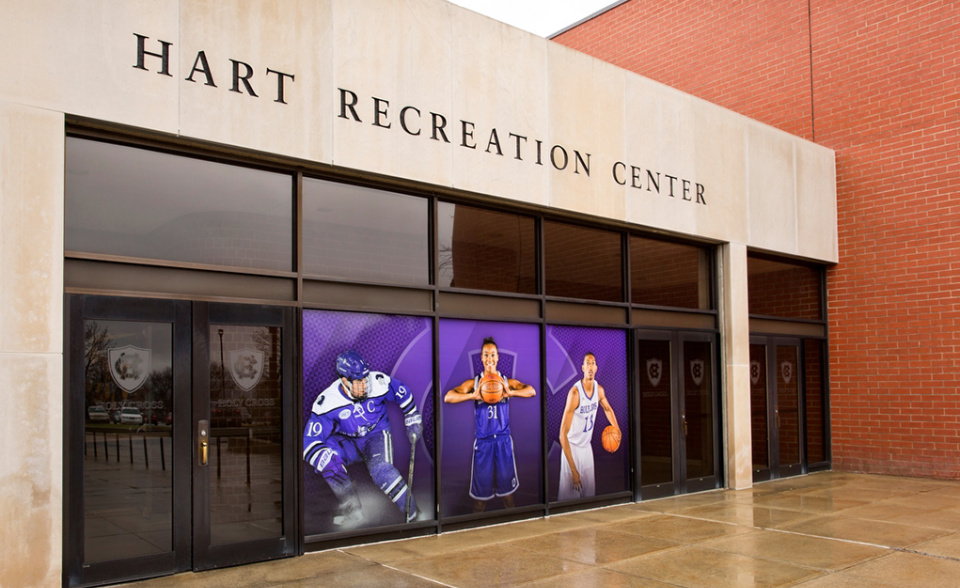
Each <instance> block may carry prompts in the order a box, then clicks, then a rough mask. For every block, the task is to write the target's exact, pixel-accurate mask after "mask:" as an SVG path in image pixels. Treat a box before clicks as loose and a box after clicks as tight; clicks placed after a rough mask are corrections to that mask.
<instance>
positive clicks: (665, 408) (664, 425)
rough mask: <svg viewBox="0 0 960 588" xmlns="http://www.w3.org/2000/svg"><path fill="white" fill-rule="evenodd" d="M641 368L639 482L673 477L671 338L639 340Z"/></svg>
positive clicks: (665, 479)
mask: <svg viewBox="0 0 960 588" xmlns="http://www.w3.org/2000/svg"><path fill="white" fill-rule="evenodd" d="M638 346H639V349H638V357H639V360H640V361H639V368H640V483H641V484H642V485H644V486H649V485H651V484H663V483H665V482H670V481H672V480H673V429H672V428H671V423H672V422H673V412H672V408H671V397H670V391H671V390H672V389H673V386H672V383H671V381H670V366H671V362H672V361H673V360H672V358H671V357H670V342H669V341H647V340H641V341H640V342H639V343H638Z"/></svg>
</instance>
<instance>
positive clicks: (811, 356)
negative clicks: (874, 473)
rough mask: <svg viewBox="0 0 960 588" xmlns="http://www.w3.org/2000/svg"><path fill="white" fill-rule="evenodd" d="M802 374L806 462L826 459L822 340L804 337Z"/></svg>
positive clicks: (817, 461)
mask: <svg viewBox="0 0 960 588" xmlns="http://www.w3.org/2000/svg"><path fill="white" fill-rule="evenodd" d="M803 349H804V366H803V367H804V376H805V381H804V383H805V384H806V395H805V396H804V399H805V401H806V421H805V424H806V427H807V435H806V438H807V463H819V462H822V461H826V460H827V451H826V448H827V437H826V427H825V426H824V423H825V422H826V412H825V410H824V405H825V403H824V395H823V392H824V386H823V341H819V340H817V339H806V340H805V341H804V342H803Z"/></svg>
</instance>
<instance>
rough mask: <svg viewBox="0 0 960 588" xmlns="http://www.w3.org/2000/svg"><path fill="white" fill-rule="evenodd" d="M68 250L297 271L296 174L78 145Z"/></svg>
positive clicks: (71, 166) (69, 181)
mask: <svg viewBox="0 0 960 588" xmlns="http://www.w3.org/2000/svg"><path fill="white" fill-rule="evenodd" d="M65 197H66V201H65V219H66V220H65V227H64V248H65V249H66V250H67V251H82V252H86V253H103V254H109V255H121V256H127V257H142V258H148V259H163V260H167V261H179V262H187V263H202V264H214V265H227V266H239V267H245V268H257V269H264V270H280V271H292V270H293V269H294V268H293V181H292V178H291V177H290V176H288V175H282V174H276V173H271V172H265V171H261V170H255V169H249V168H244V167H239V166H235V165H226V164H222V163H214V162H210V161H203V160H200V159H193V158H190V157H182V156H178V155H171V154H169V153H159V152H156V151H148V150H145V149H136V148H133V147H125V146H122V145H113V144H111V143H101V142H98V141H89V140H86V139H78V138H74V137H68V138H67V143H66V184H65Z"/></svg>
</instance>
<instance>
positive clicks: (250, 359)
mask: <svg viewBox="0 0 960 588" xmlns="http://www.w3.org/2000/svg"><path fill="white" fill-rule="evenodd" d="M228 360H229V365H230V376H231V377H233V381H234V382H236V383H237V386H239V387H240V388H241V389H242V390H245V391H249V390H252V389H253V387H254V386H256V385H257V384H258V383H260V378H261V377H263V352H262V351H257V350H256V349H250V348H247V347H244V348H243V349H237V350H234V351H231V352H230V353H229V354H228Z"/></svg>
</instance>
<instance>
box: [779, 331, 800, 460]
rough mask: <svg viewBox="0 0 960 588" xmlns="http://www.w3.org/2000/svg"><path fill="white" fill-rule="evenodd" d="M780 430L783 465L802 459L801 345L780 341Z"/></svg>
mask: <svg viewBox="0 0 960 588" xmlns="http://www.w3.org/2000/svg"><path fill="white" fill-rule="evenodd" d="M776 347H777V351H776V354H777V365H776V368H777V412H776V417H777V422H776V425H777V431H778V433H779V436H780V445H779V447H780V465H781V466H789V465H794V464H798V463H800V385H799V384H800V383H799V381H798V380H799V379H800V374H799V373H798V372H797V359H798V354H799V348H798V347H796V346H794V345H777V346H776Z"/></svg>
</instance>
